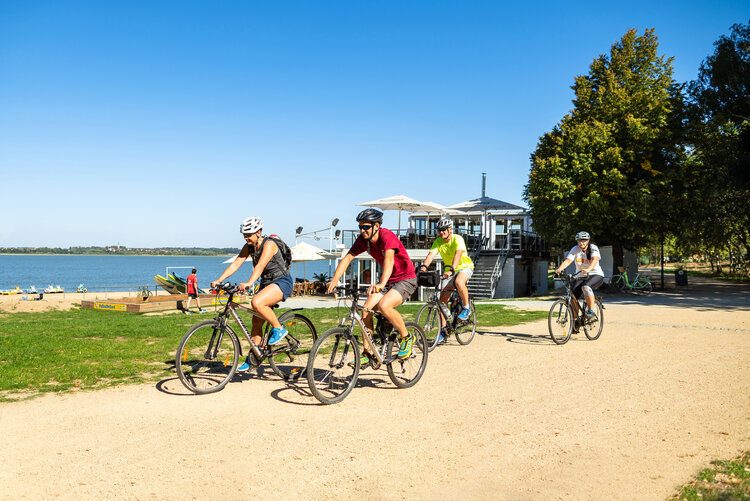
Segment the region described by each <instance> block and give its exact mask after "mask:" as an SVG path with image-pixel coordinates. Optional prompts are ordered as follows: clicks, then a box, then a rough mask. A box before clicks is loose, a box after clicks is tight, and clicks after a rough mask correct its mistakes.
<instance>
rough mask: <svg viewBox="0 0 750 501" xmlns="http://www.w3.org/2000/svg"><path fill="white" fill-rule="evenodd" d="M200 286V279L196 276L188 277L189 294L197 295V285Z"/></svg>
mask: <svg viewBox="0 0 750 501" xmlns="http://www.w3.org/2000/svg"><path fill="white" fill-rule="evenodd" d="M197 284H198V277H196V276H195V275H188V277H187V293H188V294H195V293H196V292H197V289H196V285H197Z"/></svg>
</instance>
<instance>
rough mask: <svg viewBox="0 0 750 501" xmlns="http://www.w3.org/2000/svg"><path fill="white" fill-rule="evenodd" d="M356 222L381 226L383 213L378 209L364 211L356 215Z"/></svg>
mask: <svg viewBox="0 0 750 501" xmlns="http://www.w3.org/2000/svg"><path fill="white" fill-rule="evenodd" d="M357 221H367V222H370V223H380V224H383V213H382V212H380V211H379V210H378V209H365V210H363V211H362V212H360V213H359V214H358V215H357Z"/></svg>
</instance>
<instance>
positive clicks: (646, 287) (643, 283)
mask: <svg viewBox="0 0 750 501" xmlns="http://www.w3.org/2000/svg"><path fill="white" fill-rule="evenodd" d="M633 288H634V289H636V290H639V291H641V292H645V293H646V294H648V293H649V292H652V291H653V290H654V285H653V284H652V283H651V280H648V279H646V280H638V282H637V283H635V284H633Z"/></svg>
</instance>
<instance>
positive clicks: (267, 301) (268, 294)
mask: <svg viewBox="0 0 750 501" xmlns="http://www.w3.org/2000/svg"><path fill="white" fill-rule="evenodd" d="M283 299H284V293H283V292H281V289H280V288H279V286H278V285H276V284H271V285H269V286H268V287H264V288H263V289H262V290H261V291H259V292H258V293H257V294H255V296H253V299H252V301H250V304H251V305H252V307H253V309H254V310H255V311H257V312H258V314H259V315H260V316H261V317H263V319H264V320H265V321H266V322H268V323H269V324H271V327H275V328H277V329H279V328H281V324H280V323H279V319H278V318H277V317H276V314H275V313H274V312H273V308H271V307H272V306H273V305H275V304H278V303H280V302H281V301H283ZM254 326H255V317H253V327H254Z"/></svg>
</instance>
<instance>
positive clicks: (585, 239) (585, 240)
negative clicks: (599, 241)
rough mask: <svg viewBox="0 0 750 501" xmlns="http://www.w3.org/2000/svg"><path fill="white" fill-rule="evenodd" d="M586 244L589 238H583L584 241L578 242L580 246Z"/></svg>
mask: <svg viewBox="0 0 750 501" xmlns="http://www.w3.org/2000/svg"><path fill="white" fill-rule="evenodd" d="M584 242H588V239H587V238H583V239H580V240H578V243H579V244H582V243H584Z"/></svg>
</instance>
